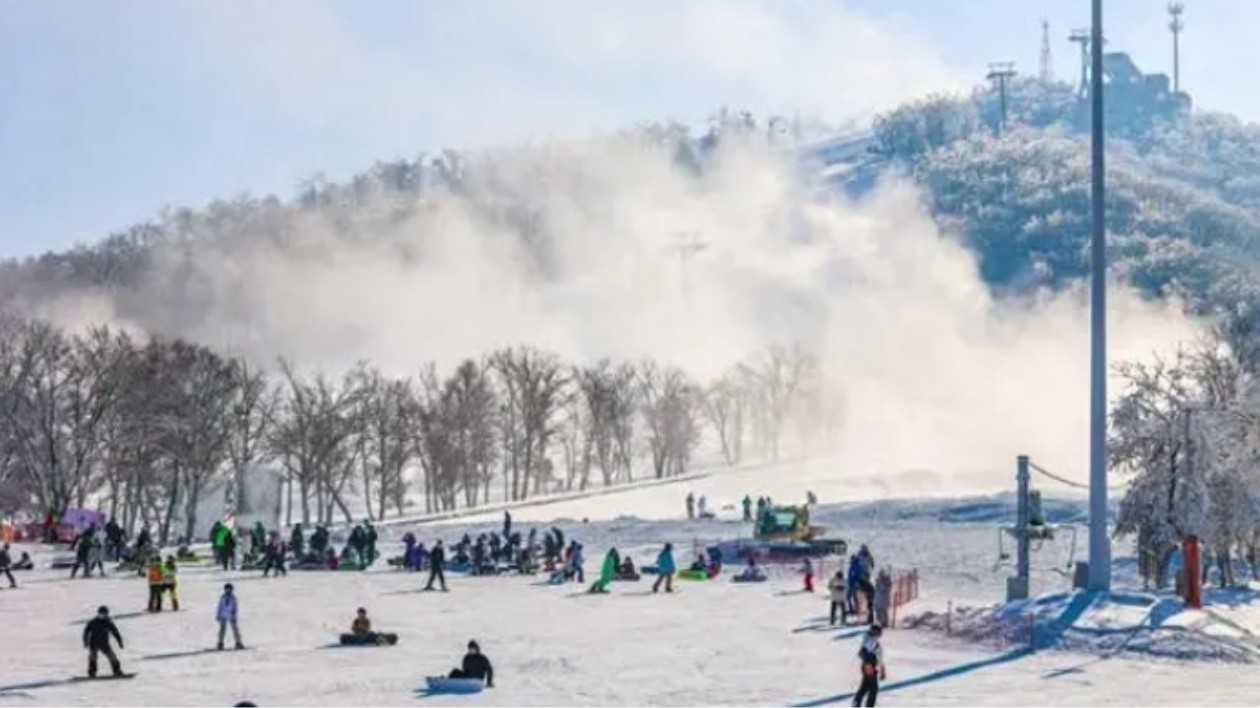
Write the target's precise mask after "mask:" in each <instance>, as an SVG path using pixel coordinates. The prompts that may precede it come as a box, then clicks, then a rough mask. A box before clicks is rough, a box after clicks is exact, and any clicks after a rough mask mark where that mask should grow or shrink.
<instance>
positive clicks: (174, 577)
mask: <svg viewBox="0 0 1260 708" xmlns="http://www.w3.org/2000/svg"><path fill="white" fill-rule="evenodd" d="M162 590H163V591H164V592H166V593H167V594H169V595H170V596H171V611H172V612H179V576H178V570H177V569H176V568H175V556H167V557H166V565H164V566H162Z"/></svg>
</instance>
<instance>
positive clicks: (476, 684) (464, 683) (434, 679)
mask: <svg viewBox="0 0 1260 708" xmlns="http://www.w3.org/2000/svg"><path fill="white" fill-rule="evenodd" d="M425 683H426V684H427V685H428V687H429V692H430V693H458V694H462V695H468V694H472V693H481V689H483V688H485V687H486V684H485V683H484V682H482V680H481V679H474V678H446V677H445V676H430V677H428V678H426V679H425Z"/></svg>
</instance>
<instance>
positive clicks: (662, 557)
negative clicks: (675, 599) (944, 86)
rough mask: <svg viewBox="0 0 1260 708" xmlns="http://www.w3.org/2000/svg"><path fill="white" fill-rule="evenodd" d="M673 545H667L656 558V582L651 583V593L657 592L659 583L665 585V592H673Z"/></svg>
mask: <svg viewBox="0 0 1260 708" xmlns="http://www.w3.org/2000/svg"><path fill="white" fill-rule="evenodd" d="M675 570H677V566H675V565H674V544H672V543H667V544H665V547H664V548H662V549H661V552H660V554H659V555H657V556H656V582H654V583H652V592H659V591H660V589H661V583H664V584H665V592H673V591H674V571H675Z"/></svg>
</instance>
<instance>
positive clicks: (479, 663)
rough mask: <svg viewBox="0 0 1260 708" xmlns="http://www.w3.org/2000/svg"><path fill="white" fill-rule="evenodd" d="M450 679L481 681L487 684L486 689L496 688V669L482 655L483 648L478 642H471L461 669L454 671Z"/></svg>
mask: <svg viewBox="0 0 1260 708" xmlns="http://www.w3.org/2000/svg"><path fill="white" fill-rule="evenodd" d="M448 678H470V679H481V680H482V681H485V682H486V688H494V667H493V666H491V665H490V660H489V659H488V658H486V655H485V654H482V653H481V646H480V645H479V644H477V642H476V641H470V642H468V653H467V654H465V655H464V661H463V663H462V664H461V668H458V669H452V670H451V674H450V676H448Z"/></svg>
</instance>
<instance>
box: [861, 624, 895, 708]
mask: <svg viewBox="0 0 1260 708" xmlns="http://www.w3.org/2000/svg"><path fill="white" fill-rule="evenodd" d="M883 633H884V632H883V629H882V628H880V626H879V625H877V624H875V625H871V628H870V629H869V630H867V632H866V636H864V637H862V647H861V648H860V649H858V660H859V661H860V662H861V664H862V683H861V684H859V685H858V690H857V692H856V693H854V694H853V705H855V706H860V705H862V699H863V698H865V699H866V705H868V706H873V705H875V699H876V698H877V697H878V696H879V682H880V681H881V680H882V679H884V678H885V677H886V676H887V672H886V671H885V670H884V648H883V647H882V646H880V643H879V637H880V635H881V634H883Z"/></svg>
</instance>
